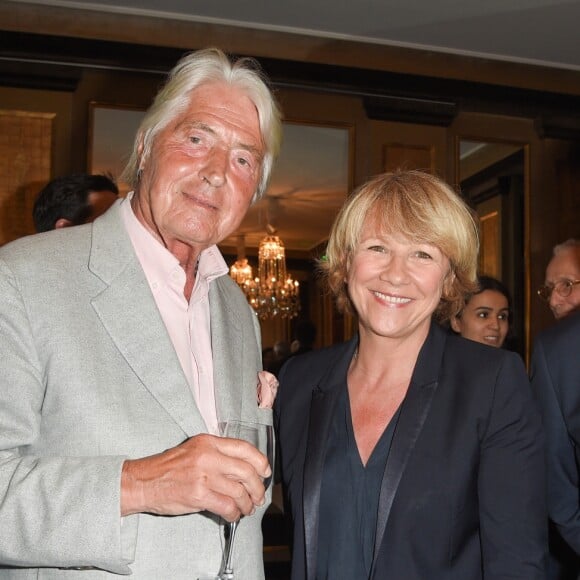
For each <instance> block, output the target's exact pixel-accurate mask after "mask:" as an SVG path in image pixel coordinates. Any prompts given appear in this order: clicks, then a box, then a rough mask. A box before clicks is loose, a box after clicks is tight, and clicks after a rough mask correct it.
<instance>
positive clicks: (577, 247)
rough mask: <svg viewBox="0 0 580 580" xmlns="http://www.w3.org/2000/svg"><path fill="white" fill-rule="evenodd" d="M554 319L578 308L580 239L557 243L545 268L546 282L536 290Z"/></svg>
mask: <svg viewBox="0 0 580 580" xmlns="http://www.w3.org/2000/svg"><path fill="white" fill-rule="evenodd" d="M538 295H539V296H540V298H542V299H543V300H545V301H546V302H547V303H548V304H549V305H550V310H551V311H552V312H553V313H554V317H555V318H556V320H559V319H561V318H564V317H565V316H568V315H569V314H570V313H572V312H574V311H575V310H577V309H578V308H580V239H574V238H570V239H569V240H566V241H565V242H563V243H561V244H558V245H557V246H556V247H555V248H554V250H553V256H552V259H551V260H550V262H549V263H548V267H547V268H546V282H545V284H544V286H542V287H541V288H540V289H539V290H538Z"/></svg>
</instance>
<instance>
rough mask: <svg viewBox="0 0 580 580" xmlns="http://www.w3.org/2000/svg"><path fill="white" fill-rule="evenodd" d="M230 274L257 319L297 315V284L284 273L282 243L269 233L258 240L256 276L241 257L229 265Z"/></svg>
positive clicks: (284, 257) (298, 296) (298, 304)
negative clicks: (253, 275)
mask: <svg viewBox="0 0 580 580" xmlns="http://www.w3.org/2000/svg"><path fill="white" fill-rule="evenodd" d="M230 276H231V277H232V278H233V279H234V280H235V281H236V282H237V283H238V285H239V286H240V288H241V289H242V290H243V292H244V294H245V295H246V298H247V299H248V302H249V303H250V306H251V307H252V308H253V309H254V310H255V311H256V314H257V315H258V317H259V318H260V319H262V320H267V319H269V318H275V317H276V316H280V317H282V318H293V317H294V316H297V315H298V312H299V311H300V295H299V284H298V282H297V281H295V280H292V276H291V275H290V274H288V273H287V272H286V256H285V252H284V244H283V243H282V240H281V239H280V238H279V237H278V236H276V235H274V234H273V233H271V234H268V235H267V236H266V237H265V238H264V239H263V240H262V241H261V242H260V248H259V251H258V277H257V278H252V267H251V266H250V265H249V264H248V260H247V259H246V258H242V257H240V258H238V260H237V261H236V262H235V263H234V264H233V265H232V267H231V268H230Z"/></svg>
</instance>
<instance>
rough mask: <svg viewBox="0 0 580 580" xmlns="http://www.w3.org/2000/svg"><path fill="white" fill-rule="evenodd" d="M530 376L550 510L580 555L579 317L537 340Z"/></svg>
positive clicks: (564, 322)
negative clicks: (541, 431) (537, 409)
mask: <svg viewBox="0 0 580 580" xmlns="http://www.w3.org/2000/svg"><path fill="white" fill-rule="evenodd" d="M530 376H531V380H532V387H533V390H534V393H535V395H536V397H537V399H538V401H539V403H540V409H541V413H542V418H543V421H544V429H545V432H546V447H547V462H548V511H549V514H550V518H551V519H552V521H553V522H554V524H555V525H556V528H557V529H558V531H559V532H560V534H561V535H562V537H563V538H564V540H566V542H567V543H568V544H569V545H570V546H571V547H572V549H573V550H574V551H575V552H576V553H577V554H579V555H580V499H579V494H580V476H579V473H578V465H579V463H578V462H580V312H577V313H575V314H571V315H570V316H568V317H566V318H564V319H563V320H561V321H559V322H557V323H556V324H554V326H551V327H550V328H548V329H547V330H545V331H543V332H541V333H540V334H539V335H538V336H537V338H536V340H535V343H534V350H533V355H532V364H531V366H530Z"/></svg>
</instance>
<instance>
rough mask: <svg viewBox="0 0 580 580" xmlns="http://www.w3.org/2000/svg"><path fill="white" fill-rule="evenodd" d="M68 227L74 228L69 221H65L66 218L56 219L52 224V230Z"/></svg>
mask: <svg viewBox="0 0 580 580" xmlns="http://www.w3.org/2000/svg"><path fill="white" fill-rule="evenodd" d="M70 226H74V224H73V223H72V222H71V221H70V220H67V219H66V218H58V219H57V220H56V222H55V224H54V229H55V230H60V229H61V228H69V227H70Z"/></svg>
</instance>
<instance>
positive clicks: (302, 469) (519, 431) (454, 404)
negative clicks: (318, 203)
mask: <svg viewBox="0 0 580 580" xmlns="http://www.w3.org/2000/svg"><path fill="white" fill-rule="evenodd" d="M357 342H358V339H357V338H356V337H355V338H354V339H352V340H351V341H349V342H347V343H344V344H341V345H337V346H333V347H330V348H327V349H323V350H317V351H313V352H311V353H308V354H305V355H303V356H298V357H292V358H291V359H290V360H289V361H288V362H287V363H286V364H285V366H284V367H283V368H282V371H281V374H280V377H279V378H280V389H279V393H278V398H277V401H276V405H275V424H276V427H277V433H278V438H279V445H280V467H281V472H282V478H283V484H284V490H285V494H286V499H287V503H288V506H289V509H290V512H291V516H292V519H293V523H294V536H293V562H292V580H314V574H315V570H316V553H317V541H318V533H319V529H318V511H319V510H318V508H319V500H320V488H321V478H322V470H323V466H324V459H325V449H326V437H327V433H328V428H329V425H330V422H331V418H332V414H333V410H334V408H335V404H336V401H337V396H338V394H339V393H340V390H341V389H343V388H345V385H346V373H347V369H348V365H349V363H350V361H351V358H352V355H353V353H354V351H355V348H356V346H357ZM544 474H545V464H544V443H543V435H542V432H541V421H540V416H539V413H538V411H537V409H536V406H535V403H534V401H533V398H532V394H531V390H530V386H529V381H528V378H527V374H526V371H525V368H524V365H523V362H522V360H521V358H520V357H519V356H518V355H516V354H514V353H510V352H507V351H504V350H501V349H494V348H492V347H488V346H484V345H481V344H479V343H476V342H472V341H469V340H465V339H463V338H461V337H458V336H453V335H450V334H448V333H447V332H446V331H444V330H443V329H442V328H440V327H439V326H438V325H436V324H432V326H431V330H430V333H429V336H428V338H427V339H426V341H425V343H424V345H423V347H422V349H421V352H420V354H419V357H418V360H417V363H416V366H415V369H414V372H413V376H412V379H411V383H410V386H409V390H408V392H407V395H406V397H405V399H404V401H403V404H402V407H401V413H400V417H399V420H398V423H397V428H396V431H395V434H394V438H393V443H392V446H391V451H390V454H389V457H388V460H387V464H386V467H385V472H384V476H383V481H382V487H381V492H380V498H379V508H378V509H379V513H378V520H377V527H376V539H375V554H374V562H373V569H372V572H371V578H372V579H373V580H403V579H404V580H439V579H441V580H478V579H482V578H485V580H494V579H495V580H499V579H500V578H501V579H502V580H505V579H507V578H510V579H511V580H515V579H521V580H544V578H545V572H544V566H545V558H546V552H547V529H546V528H547V526H546V521H547V509H546V500H545V481H544V477H545V476H544ZM344 501H348V498H344ZM338 508H339V506H337V509H338ZM336 580H341V579H336ZM344 580H347V579H344ZM348 580H354V579H348ZM356 580H361V579H356Z"/></svg>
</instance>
